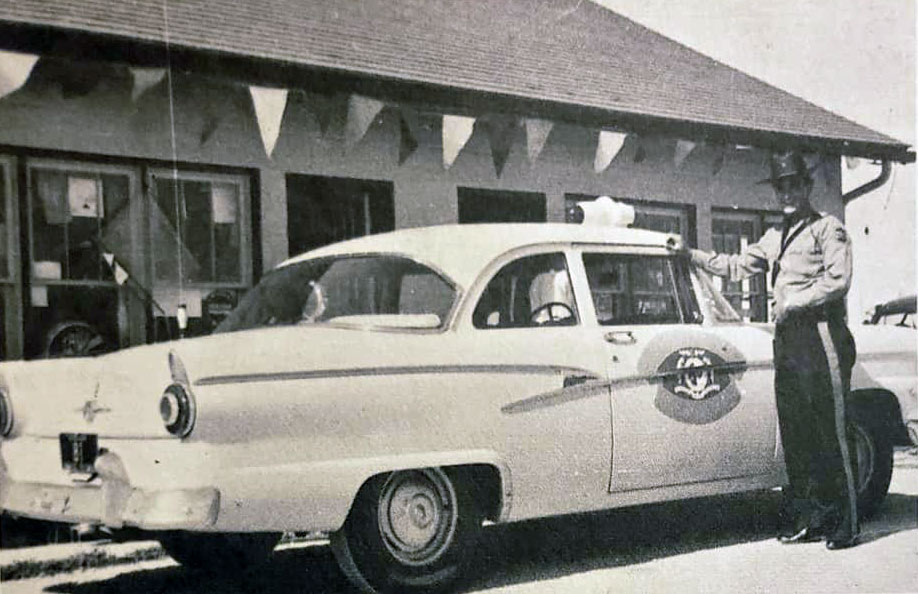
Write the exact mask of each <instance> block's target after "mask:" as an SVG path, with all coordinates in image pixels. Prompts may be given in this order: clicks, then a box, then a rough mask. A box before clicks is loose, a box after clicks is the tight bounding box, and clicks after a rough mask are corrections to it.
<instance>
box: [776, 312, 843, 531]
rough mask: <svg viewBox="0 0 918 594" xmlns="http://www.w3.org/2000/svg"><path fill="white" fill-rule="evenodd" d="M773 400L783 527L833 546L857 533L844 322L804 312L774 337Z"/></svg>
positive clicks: (777, 331)
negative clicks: (783, 475)
mask: <svg viewBox="0 0 918 594" xmlns="http://www.w3.org/2000/svg"><path fill="white" fill-rule="evenodd" d="M774 349H775V394H776V399H777V407H778V424H779V427H780V429H781V440H782V443H783V446H784V461H785V465H786V467H787V476H788V480H789V486H788V488H787V489H785V497H784V503H785V508H784V521H785V523H786V524H787V527H792V528H793V529H794V531H797V530H799V529H802V528H803V527H808V528H810V530H815V531H817V532H821V533H825V534H826V535H828V536H829V537H830V538H839V539H844V538H849V537H854V536H855V535H856V534H857V530H858V520H857V487H856V482H855V481H856V477H857V468H856V460H854V459H853V453H854V452H855V449H854V439H853V433H852V431H851V430H850V428H849V426H848V424H847V422H846V414H845V412H846V411H845V408H846V407H845V397H846V395H847V394H848V391H849V388H850V382H851V368H852V367H853V366H854V360H855V357H856V351H855V345H854V338H853V337H852V336H851V333H850V332H849V330H848V327H847V326H846V325H845V322H844V319H843V318H838V317H833V318H830V319H824V318H822V317H821V316H819V315H812V314H808V313H806V312H803V313H798V314H797V315H793V314H792V315H790V316H789V317H788V319H786V320H785V321H783V322H782V323H780V324H778V326H777V328H776V330H775V341H774Z"/></svg>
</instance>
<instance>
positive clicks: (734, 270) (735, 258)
mask: <svg viewBox="0 0 918 594" xmlns="http://www.w3.org/2000/svg"><path fill="white" fill-rule="evenodd" d="M816 216H819V215H816ZM801 225H805V227H804V228H803V230H802V231H800V232H799V233H796V234H795V231H797V229H798V228H799V227H800V226H801ZM782 234H783V232H782V230H781V229H780V228H771V229H769V230H768V231H766V232H765V234H764V235H763V236H762V239H760V240H759V241H758V242H757V243H754V244H752V245H750V246H748V247H747V248H746V249H745V250H743V252H742V253H739V254H714V253H710V252H703V251H701V250H691V252H692V262H693V263H694V264H695V265H696V266H699V267H700V268H702V269H703V270H706V271H707V272H709V273H711V274H716V275H718V276H725V277H728V278H729V279H730V280H733V281H738V280H742V279H744V278H747V277H750V276H752V275H754V274H758V273H761V272H767V271H768V270H769V264H772V266H774V265H775V264H774V263H775V262H778V269H777V270H778V273H777V276H776V277H775V281H774V297H775V306H776V308H777V309H778V310H784V311H790V310H794V309H802V308H809V307H818V306H820V305H823V304H825V303H829V302H833V301H837V300H840V299H842V298H843V297H844V296H845V294H846V293H847V292H848V288H849V287H850V286H851V241H850V240H849V238H848V234H847V232H846V231H845V227H844V225H842V223H841V221H839V220H838V219H837V218H835V217H833V216H831V215H823V216H821V217H819V218H818V219H816V220H813V218H812V217H804V218H803V219H802V220H800V221H797V222H796V223H792V226H791V227H790V229H788V232H787V235H786V237H787V238H788V239H789V240H790V241H789V243H787V245H786V248H785V250H784V254H783V255H781V237H782ZM779 256H780V261H779Z"/></svg>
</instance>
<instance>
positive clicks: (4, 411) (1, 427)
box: [0, 388, 13, 437]
mask: <svg viewBox="0 0 918 594" xmlns="http://www.w3.org/2000/svg"><path fill="white" fill-rule="evenodd" d="M12 430H13V402H12V401H11V400H10V396H9V394H7V393H6V390H5V389H3V388H0V436H2V437H6V436H7V435H9V434H10V432H11V431H12Z"/></svg>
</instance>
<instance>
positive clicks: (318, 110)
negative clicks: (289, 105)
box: [304, 93, 336, 136]
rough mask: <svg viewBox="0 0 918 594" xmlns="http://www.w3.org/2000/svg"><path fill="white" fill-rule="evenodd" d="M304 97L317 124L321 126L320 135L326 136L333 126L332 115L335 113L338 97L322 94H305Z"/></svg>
mask: <svg viewBox="0 0 918 594" xmlns="http://www.w3.org/2000/svg"><path fill="white" fill-rule="evenodd" d="M304 95H305V97H306V104H307V105H308V106H309V110H310V111H311V112H312V115H313V116H314V117H315V118H316V123H317V124H318V126H319V133H320V134H322V135H323V136H324V135H325V133H326V132H328V127H329V125H330V124H331V120H332V114H333V113H334V111H335V105H336V104H335V99H336V97H335V96H334V95H323V94H322V93H304Z"/></svg>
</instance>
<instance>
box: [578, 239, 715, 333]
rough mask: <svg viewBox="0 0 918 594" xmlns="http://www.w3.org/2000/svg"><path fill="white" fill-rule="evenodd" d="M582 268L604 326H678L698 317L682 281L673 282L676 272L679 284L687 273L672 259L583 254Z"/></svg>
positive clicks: (692, 300)
mask: <svg viewBox="0 0 918 594" xmlns="http://www.w3.org/2000/svg"><path fill="white" fill-rule="evenodd" d="M583 265H584V268H585V269H586V275H587V282H588V284H589V286H590V295H591V297H592V299H593V307H594V309H595V310H596V318H597V321H598V322H599V323H600V324H601V325H603V326H618V325H632V324H679V323H682V322H684V321H686V320H688V321H694V320H695V319H696V318H697V316H696V315H695V311H694V310H696V309H697V307H696V306H695V305H694V299H693V298H692V295H691V294H690V293H691V292H690V290H689V291H686V290H684V285H685V282H681V284H680V285H679V286H677V283H676V280H677V279H676V275H677V273H678V276H679V278H680V279H682V281H684V280H685V279H687V270H685V267H684V266H680V264H679V263H678V262H675V261H674V260H673V259H672V258H668V257H664V256H644V255H626V254H606V253H584V254H583ZM683 277H685V279H684V278H683ZM680 286H683V290H680ZM680 294H681V297H682V299H681V300H680ZM686 301H689V302H688V303H683V302H686Z"/></svg>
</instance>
